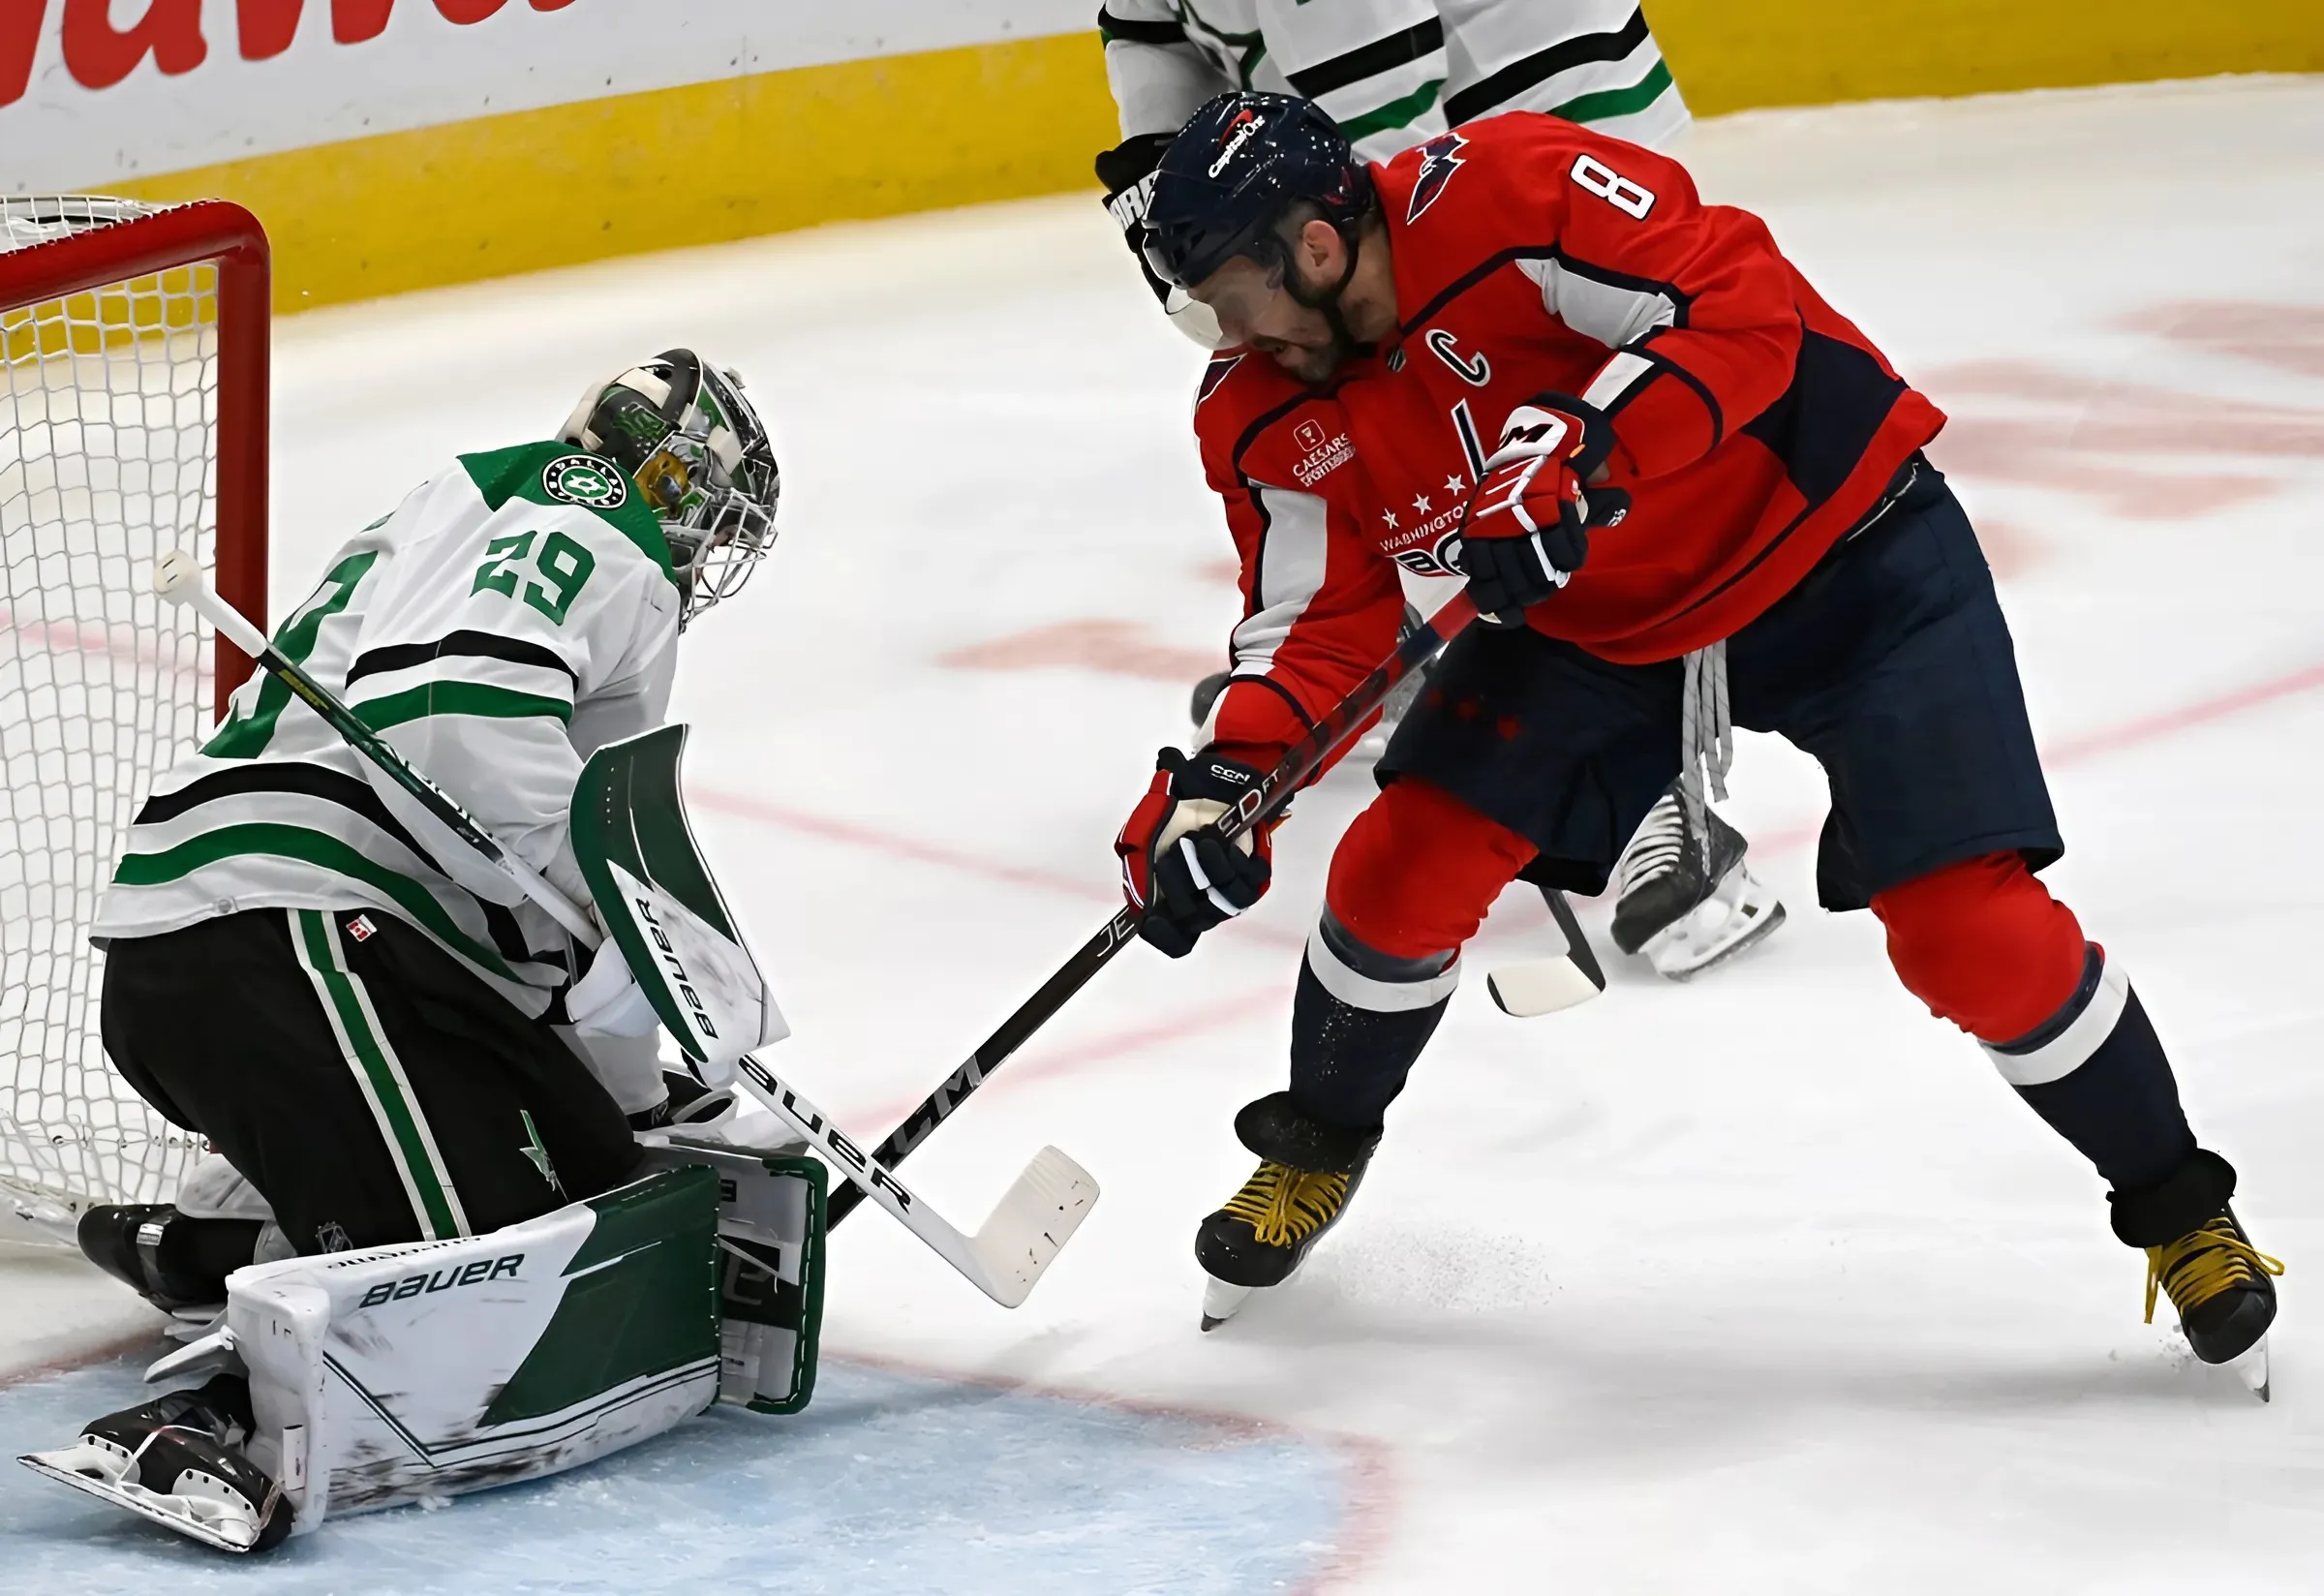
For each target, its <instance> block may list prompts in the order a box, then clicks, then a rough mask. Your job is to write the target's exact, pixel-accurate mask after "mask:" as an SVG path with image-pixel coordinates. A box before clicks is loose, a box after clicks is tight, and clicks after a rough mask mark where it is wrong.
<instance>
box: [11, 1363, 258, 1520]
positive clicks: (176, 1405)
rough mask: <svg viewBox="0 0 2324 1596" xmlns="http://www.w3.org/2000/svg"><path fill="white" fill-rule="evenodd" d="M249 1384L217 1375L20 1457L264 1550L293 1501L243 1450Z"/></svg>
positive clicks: (96, 1492) (110, 1497)
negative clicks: (58, 1444) (54, 1446)
mask: <svg viewBox="0 0 2324 1596" xmlns="http://www.w3.org/2000/svg"><path fill="white" fill-rule="evenodd" d="M251 1428H252V1424H251V1416H250V1386H249V1383H248V1382H247V1381H245V1380H244V1379H243V1378H242V1377H241V1376H240V1375H238V1374H220V1375H217V1376H215V1377H213V1378H212V1379H211V1380H210V1382H209V1383H208V1384H207V1385H204V1386H202V1387H201V1388H200V1389H199V1390H198V1391H173V1392H171V1393H170V1394H169V1395H168V1396H167V1397H156V1398H155V1399H154V1400H152V1401H150V1402H144V1403H140V1404H139V1405H138V1406H137V1407H132V1408H124V1409H122V1410H121V1411H120V1412H119V1413H108V1414H107V1415H106V1416H105V1417H104V1418H102V1419H98V1420H96V1421H94V1422H93V1423H91V1424H90V1425H89V1426H88V1427H86V1428H84V1429H83V1430H82V1431H81V1432H80V1439H79V1440H78V1441H76V1442H75V1443H74V1444H73V1445H72V1446H69V1447H62V1448H59V1449H58V1450H57V1451H54V1452H34V1453H29V1454H26V1455H25V1456H24V1457H22V1458H19V1459H18V1461H20V1462H22V1463H23V1464H24V1466H25V1467H27V1468H29V1469H32V1470H33V1471H34V1472H35V1473H38V1474H43V1475H46V1477H47V1478H49V1479H51V1480H55V1481H57V1482H58V1483H59V1484H62V1485H68V1486H71V1487H73V1488H74V1489H76V1490H85V1491H87V1492H88V1493H89V1494H90V1495H92V1496H95V1497H98V1498H99V1499H101V1500H103V1501H107V1502H111V1503H112V1504H114V1505H115V1506H117V1507H125V1508H127V1509H129V1510H130V1511H131V1512H132V1513H135V1514H137V1515H138V1516H139V1517H140V1518H145V1519H152V1520H153V1521H154V1522H155V1523H157V1524H162V1525H164V1526H166V1527H168V1528H169V1529H173V1530H176V1531H177V1532H178V1533H179V1534H180V1535H186V1536H190V1537H192V1538H193V1539H195V1540H197V1541H199V1542H201V1543H202V1544H203V1545H204V1546H212V1547H216V1548H217V1549H218V1550H221V1551H264V1550H268V1549H269V1548H271V1547H275V1546H279V1545H281V1544H282V1541H283V1538H284V1537H285V1536H287V1535H289V1534H290V1533H291V1504H290V1503H289V1502H287V1501H285V1500H284V1499H283V1494H282V1491H281V1490H280V1489H278V1488H277V1487H276V1485H275V1483H274V1481H273V1480H271V1479H270V1478H268V1477H267V1475H266V1473H265V1472H264V1471H263V1470H261V1469H260V1468H259V1467H258V1465H256V1464H255V1463H253V1462H252V1461H251V1460H250V1458H248V1457H246V1456H245V1455H244V1453H243V1450H242V1448H243V1446H244V1444H245V1443H246V1442H247V1441H248V1440H249V1438H250V1432H251Z"/></svg>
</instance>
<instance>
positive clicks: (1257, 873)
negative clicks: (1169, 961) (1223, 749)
mask: <svg viewBox="0 0 2324 1596" xmlns="http://www.w3.org/2000/svg"><path fill="white" fill-rule="evenodd" d="M1260 776H1261V773H1260V772H1259V771H1256V770H1253V769H1252V768H1251V767H1250V766H1248V765H1244V764H1238V763H1237V762H1236V761H1235V760H1233V759H1228V758H1225V757H1223V756H1221V755H1219V754H1216V753H1212V752H1200V753H1195V754H1191V755H1189V754H1184V753H1180V752H1178V751H1177V749H1164V750H1163V751H1162V752H1161V753H1160V754H1159V755H1158V756H1157V757H1156V758H1155V761H1154V782H1153V785H1151V786H1150V787H1148V788H1147V791H1146V796H1145V797H1144V798H1142V799H1140V800H1139V802H1138V807H1137V808H1136V809H1135V810H1133V811H1131V813H1130V818H1129V821H1128V823H1127V824H1125V825H1124V826H1123V827H1122V828H1121V835H1120V836H1119V837H1117V838H1116V839H1115V841H1114V851H1115V852H1116V853H1117V854H1119V855H1120V856H1121V886H1122V892H1123V894H1124V896H1126V897H1127V898H1128V899H1129V903H1130V907H1131V908H1133V909H1135V910H1137V911H1138V914H1139V916H1140V918H1139V921H1138V935H1139V936H1143V937H1145V938H1146V939H1147V941H1149V942H1151V943H1152V944H1153V945H1154V946H1156V947H1158V948H1160V949H1161V950H1162V951H1163V952H1164V953H1167V954H1169V955H1170V956H1171V957H1172V958H1173V959H1183V958H1184V957H1186V955H1187V954H1189V953H1191V952H1193V951H1194V944H1195V940H1196V938H1198V937H1200V936H1202V934H1203V933H1204V932H1206V931H1208V930H1209V929H1210V928H1211V927H1212V926H1215V925H1218V924H1220V923H1222V922H1223V921H1226V920H1230V919H1232V918H1234V917H1235V916H1236V915H1238V914H1240V913H1241V912H1242V911H1243V910H1244V909H1246V908H1249V907H1250V906H1251V905H1253V904H1255V903H1257V902H1258V901H1259V900H1260V898H1261V896H1262V895H1264V894H1265V893H1266V891H1267V886H1268V881H1269V877H1271V876H1272V875H1273V873H1274V866H1273V864H1272V862H1271V857H1270V854H1271V850H1270V849H1269V844H1268V836H1267V833H1268V832H1269V830H1270V829H1271V828H1270V827H1269V826H1258V827H1254V828H1253V829H1252V830H1250V831H1246V832H1244V833H1243V834H1242V835H1241V836H1239V837H1238V838H1236V839H1235V841H1234V842H1232V843H1229V842H1227V841H1226V840H1225V839H1224V838H1222V837H1220V836H1219V834H1218V822H1219V820H1220V819H1222V818H1224V817H1225V815H1226V813H1227V812H1228V811H1229V810H1231V809H1233V808H1234V807H1235V805H1236V804H1237V803H1238V802H1239V801H1240V800H1241V798H1242V796H1243V795H1244V794H1245V793H1247V792H1249V791H1250V790H1251V789H1252V788H1253V787H1255V786H1256V785H1257V784H1258V783H1259V780H1260Z"/></svg>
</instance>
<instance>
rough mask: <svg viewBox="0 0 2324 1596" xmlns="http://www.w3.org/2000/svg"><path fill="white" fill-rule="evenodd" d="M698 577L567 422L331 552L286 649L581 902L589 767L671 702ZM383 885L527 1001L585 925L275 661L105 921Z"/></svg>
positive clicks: (188, 918) (317, 899) (554, 980)
mask: <svg viewBox="0 0 2324 1596" xmlns="http://www.w3.org/2000/svg"><path fill="white" fill-rule="evenodd" d="M681 607H682V606H681V604H680V601H679V594H678V587H677V583H676V581H675V579H674V578H673V577H672V575H671V571H670V559H669V548H668V545H667V543H666V542H665V541H664V540H663V537H662V533H661V527H660V525H659V523H658V522H657V521H656V519H655V518H654V515H653V512H652V511H651V510H650V509H648V508H647V507H646V506H645V504H644V502H643V501H642V500H640V499H639V498H638V496H637V494H636V492H635V490H634V489H633V488H632V487H631V486H630V485H629V483H628V482H627V480H626V479H625V478H624V476H622V475H621V473H620V472H619V471H618V470H617V469H616V468H615V467H613V466H612V465H610V464H608V463H607V462H606V461H604V460H602V459H600V458H598V457H596V456H595V455H591V454H586V453H583V452H581V451H579V450H577V449H574V448H572V447H570V446H569V445H564V444H531V445H523V446H520V447H517V448H508V449H500V450H497V451H495V452H492V453H489V454H468V455H462V456H461V457H460V459H459V462H458V463H457V464H456V465H455V466H453V467H452V468H451V469H449V470H447V471H445V472H443V473H442V474H441V475H439V476H434V477H431V478H430V479H429V480H428V481H426V482H423V483H422V484H420V486H419V487H417V488H415V489H413V492H412V493H411V495H410V496H409V497H407V498H406V499H405V500H404V502H403V503H402V504H401V505H400V506H397V507H396V509H395V511H394V513H393V514H391V515H388V516H387V517H386V518H385V519H383V520H381V521H378V522H376V523H374V524H373V525H372V526H370V527H368V528H366V529H364V531H363V532H362V534H361V535H360V536H358V537H356V538H355V539H354V540H353V541H352V542H351V543H349V544H347V546H346V547H344V548H342V549H341V550H340V551H339V552H338V554H337V555H336V556H334V557H333V559H332V562H331V567H330V570H329V573H328V574H327V575H325V576H324V577H323V579H322V585H321V587H319V588H317V589H316V590H315V592H314V593H313V594H312V595H310V596H309V597H308V598H307V599H306V600H305V601H304V602H303V603H301V604H300V605H299V606H298V607H297V608H296V609H294V610H292V611H291V614H290V616H289V618H288V619H287V620H285V621H284V623H283V625H282V628H281V629H280V630H278V631H277V632H276V633H275V634H274V642H275V646H276V647H277V648H279V649H280V650H281V651H282V652H283V653H284V654H285V655H287V656H288V657H289V658H291V660H296V661H298V662H299V663H300V664H302V665H304V666H305V667H306V669H307V671H308V672H309V673H310V674H311V675H313V676H314V677H315V678H316V680H318V681H319V682H321V684H322V685H323V686H325V687H327V688H329V689H331V690H332V691H334V692H336V693H338V694H339V696H340V697H341V698H342V699H343V700H344V701H345V702H346V703H347V705H348V706H349V708H351V709H352V710H353V712H354V713H355V714H356V716H358V717H359V718H360V719H361V720H362V721H364V723H365V724H367V725H369V726H370V727H371V728H372V729H373V730H374V731H376V732H378V733H379V734H380V735H381V737H382V740H384V741H385V742H387V743H388V744H389V745H391V746H392V747H393V748H394V749H395V750H396V752H399V753H401V754H403V755H404V757H405V758H407V759H409V760H410V761H411V762H412V764H413V766H415V767H416V768H417V769H419V770H420V771H422V772H424V773H425V774H426V775H427V776H428V777H429V778H431V779H432V780H433V781H434V782H435V783H436V784H437V785H439V786H441V787H443V789H444V790H445V791H446V792H448V793H450V794H451V795H452V796H453V797H454V798H456V799H458V800H459V801H460V803H461V804H462V805H463V806H465V807H466V808H467V810H468V811H469V813H472V814H474V816H475V817H476V818H477V819H478V820H480V821H481V822H483V824H484V827H485V829H486V830H488V831H490V832H491V833H492V834H493V835H494V836H495V837H497V838H499V839H500V840H501V842H502V843H503V844H505V845H506V846H507V847H509V849H510V850H511V851H512V852H514V853H516V854H518V855H520V856H521V857H523V859H524V860H525V862H526V863H528V864H530V865H532V866H533V867H534V868H535V869H536V870H538V871H540V872H541V873H542V874H543V875H547V876H548V878H549V879H550V880H551V881H554V882H555V883H556V884H557V885H558V886H560V887H562V888H564V889H565V891H566V893H567V894H569V895H570V896H571V897H573V898H574V899H575V900H577V901H579V902H581V903H587V902H589V891H588V888H587V886H586V885H584V883H583V882H582V879H581V875H580V873H579V872H578V870H576V869H575V867H574V864H573V855H572V848H571V844H570V842H569V840H568V837H567V828H566V816H567V811H568V808H569V806H570V803H571V800H572V792H573V784H574V783H575V782H576V781H578V780H579V778H580V774H581V764H582V761H583V759H584V758H586V757H587V755H588V754H590V753H591V752H595V751H596V749H597V748H599V747H601V746H602V745H604V744H606V743H609V742H613V741H616V740H618V739H621V738H624V737H629V736H634V735H636V734H638V733H640V732H644V731H649V730H651V729H653V728H654V727H655V726H657V725H659V724H660V723H661V721H662V717H663V714H664V712H665V711H666V709H667V707H668V703H669V691H670V679H671V673H672V668H673V666H674V664H675V661H676V654H677V649H676V643H677V637H678V619H679V614H680V610H681ZM355 905H368V906H370V907H372V908H376V909H379V910H381V911H382V912H384V913H387V914H392V915H395V916H398V917H399V918H401V919H403V920H405V921H408V922H409V923H411V924H412V925H413V926H416V927H418V928H419V929H420V930H421V931H423V932H425V933H427V934H428V935H429V936H432V937H434V938H435V939H436V941H437V942H439V943H440V944H442V945H443V947H445V948H446V949H448V950H449V951H450V952H451V953H453V954H454V955H455V956H456V957H458V958H459V959H461V960H462V961H463V962H464V963H466V964H467V965H468V966H469V967H471V968H473V969H474V970H475V971H476V972H477V973H478V974H479V975H481V976H483V977H484V978H485V979H486V980H487V981H488V982H490V983H491V984H492V986H493V987H494V988H495V989H496V990H498V991H499V992H501V993H502V995H503V996H505V997H506V998H508V999H509V1000H510V1001H511V1002H513V1003H515V1004H516V1005H517V1006H518V1007H519V1008H520V1009H522V1010H523V1011H524V1012H525V1013H527V1014H534V1015H537V1014H540V1013H542V1012H544V1011H545V1010H546V1009H547V1008H548V1005H549V1002H550V999H551V995H552V993H553V992H554V990H555V989H556V988H557V987H558V986H559V985H560V984H561V983H562V982H563V981H564V980H565V979H566V936H565V934H564V933H563V932H562V931H561V930H559V929H558V928H557V926H556V924H555V922H554V921H552V920H551V919H550V918H549V917H548V915H547V914H546V913H544V912H543V911H542V910H541V909H539V908H538V907H537V906H536V905H533V904H530V903H526V902H523V901H522V899H521V895H520V894H519V893H517V892H516V891H515V890H514V888H513V887H512V886H511V885H510V883H509V882H508V880H507V878H506V877H505V876H503V875H501V874H500V873H499V872H498V871H495V870H493V869H492V868H490V867H489V866H487V865H485V864H483V863H482V862H481V861H480V860H478V859H477V858H476V857H475V855H474V853H473V852H471V851H470V850H469V849H467V848H466V847H463V846H461V845H459V844H458V843H457V842H456V840H454V839H453V838H452V837H451V836H450V834H449V833H447V832H445V831H444V830H443V828H442V827H441V826H440V825H438V824H437V823H436V822H435V821H434V820H433V819H432V818H430V817H429V816H428V814H427V813H426V811H424V810H423V809H421V808H420V806H419V805H418V804H417V803H416V802H415V801H414V800H413V798H412V797H411V795H410V794H408V793H406V792H405V791H404V790H403V789H402V788H401V787H399V786H397V785H396V784H395V783H393V782H392V781H390V780H389V779H388V778H387V777H386V776H385V775H384V774H382V772H381V771H379V770H378V769H377V768H376V767H375V766H373V765H372V763H371V762H370V761H369V760H367V759H365V758H363V757H362V756H361V755H360V754H358V753H356V752H354V751H353V750H352V749H351V748H349V747H348V746H347V744H346V743H345V742H344V741H342V740H341V738H340V737H339V735H338V733H336V732H334V731H332V730H331V728H330V727H329V726H328V725H326V724H324V722H323V721H322V719H321V717H320V716H318V715H317V714H315V712H314V711H312V710H310V709H309V708H307V706H306V705H305V704H304V703H302V702H300V701H298V700H297V699H295V698H293V697H292V696H291V692H290V691H289V690H288V689H287V688H285V687H284V686H283V685H282V684H281V683H280V682H278V681H276V680H275V679H274V678H273V677H271V676H268V675H266V674H264V673H263V672H260V673H259V674H257V675H254V676H253V677H252V678H251V680H250V681H248V682H246V683H244V684H243V686H242V688H241V691H238V692H236V693H235V694H234V696H233V702H232V706H231V711H230V713H229V716H228V718H227V719H226V721H224V722H222V723H221V724H220V726H219V727H218V729H217V731H216V732H215V733H213V734H212V736H211V738H210V740H209V742H208V743H206V744H205V745H203V747H202V749H201V751H200V752H199V753H197V754H195V755H194V756H193V757H191V758H188V759H186V760H185V761H183V762H182V763H180V764H179V765H178V766H177V767H176V768H175V769H173V770H171V771H170V772H169V773H168V775H167V776H165V777H164V778H163V779H162V780H161V781H160V782H159V783H157V784H156V786H155V789H154V792H153V796H152V797H151V798H150V799H148V800H147V802H146V804H145V807H144V809H143V810H142V811H141V812H140V813H138V818H137V821H136V823H135V824H134V825H133V826H132V827H131V829H130V834H129V847H128V851H127V852H126V853H125V854H124V856H123V857H122V860H121V863H120V866H119V868H118V869H117V870H116V871H115V873H114V875H113V883H112V886H111V888H110V890H109V891H108V892H107V894H106V898H105V902H104V905H102V907H101V908H100V910H99V913H98V919H97V925H96V928H95V935H96V936H97V937H98V938H99V939H100V940H104V939H109V938H112V937H120V936H155V935H158V934H160V933H163V932H168V931H175V930H178V929H179V928H181V927H184V926H188V925H192V924H194V923H196V922H197V921H200V920H205V919H209V918H211V917H213V916H216V915H222V914H230V913H234V912H236V911H238V910H243V909H255V908H311V909H331V908H345V907H352V906H355Z"/></svg>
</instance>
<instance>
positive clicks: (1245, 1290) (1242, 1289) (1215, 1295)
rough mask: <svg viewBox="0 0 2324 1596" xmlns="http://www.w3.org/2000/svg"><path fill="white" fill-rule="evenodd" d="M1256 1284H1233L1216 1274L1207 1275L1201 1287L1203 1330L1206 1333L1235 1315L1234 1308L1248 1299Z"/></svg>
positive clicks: (1256, 1288) (1255, 1289)
mask: <svg viewBox="0 0 2324 1596" xmlns="http://www.w3.org/2000/svg"><path fill="white" fill-rule="evenodd" d="M1258 1289H1259V1288H1258V1287H1257V1286H1233V1285H1229V1284H1227V1282H1226V1281H1224V1280H1222V1279H1220V1278H1218V1277H1217V1276H1216V1275H1211V1276H1209V1279H1208V1284H1206V1285H1205V1286H1204V1287H1203V1331H1204V1333H1205V1334H1206V1335H1208V1333H1209V1332H1211V1331H1214V1330H1216V1329H1217V1328H1218V1327H1219V1326H1221V1325H1223V1324H1225V1323H1226V1322H1227V1321H1228V1320H1229V1319H1232V1318H1234V1317H1235V1310H1236V1309H1237V1308H1238V1307H1240V1306H1242V1304H1244V1303H1245V1302H1247V1301H1248V1300H1249V1299H1250V1295H1251V1293H1252V1292H1254V1291H1257V1290H1258Z"/></svg>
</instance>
